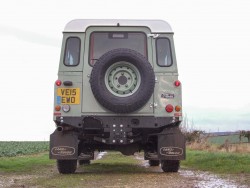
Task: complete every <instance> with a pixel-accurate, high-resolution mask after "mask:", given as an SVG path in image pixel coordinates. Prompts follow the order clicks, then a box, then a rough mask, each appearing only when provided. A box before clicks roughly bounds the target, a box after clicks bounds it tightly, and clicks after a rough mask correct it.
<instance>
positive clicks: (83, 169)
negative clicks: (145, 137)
mask: <svg viewBox="0 0 250 188" xmlns="http://www.w3.org/2000/svg"><path fill="white" fill-rule="evenodd" d="M161 172H162V171H161V168H160V166H157V167H150V168H146V167H144V166H140V165H137V164H122V163H121V164H119V163H116V164H110V163H107V164H103V163H94V164H90V165H84V166H79V167H78V169H77V171H76V174H150V173H161Z"/></svg>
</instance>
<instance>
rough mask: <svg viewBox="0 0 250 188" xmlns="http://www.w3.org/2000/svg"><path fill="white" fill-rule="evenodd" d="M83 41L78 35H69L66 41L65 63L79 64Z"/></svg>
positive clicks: (67, 64)
mask: <svg viewBox="0 0 250 188" xmlns="http://www.w3.org/2000/svg"><path fill="white" fill-rule="evenodd" d="M80 47H81V41H80V39H79V38H78V37H69V38H67V41H66V47H65V54H64V64H65V65H66V66H77V65H78V64H79V59H80V58H79V57H80Z"/></svg>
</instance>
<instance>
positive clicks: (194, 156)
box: [182, 150, 250, 174]
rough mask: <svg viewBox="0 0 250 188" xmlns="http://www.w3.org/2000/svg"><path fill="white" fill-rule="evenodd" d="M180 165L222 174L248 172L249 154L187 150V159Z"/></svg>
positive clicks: (249, 167)
mask: <svg viewBox="0 0 250 188" xmlns="http://www.w3.org/2000/svg"><path fill="white" fill-rule="evenodd" d="M182 165H183V166H185V167H189V168H192V169H198V170H204V171H211V172H216V173H222V174H240V173H246V174H250V155H249V154H247V153H246V154H237V153H226V152H208V151H193V150H187V159H186V160H185V161H183V162H182Z"/></svg>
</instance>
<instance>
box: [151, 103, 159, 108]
mask: <svg viewBox="0 0 250 188" xmlns="http://www.w3.org/2000/svg"><path fill="white" fill-rule="evenodd" d="M157 106H158V104H157V103H150V105H149V107H150V108H157Z"/></svg>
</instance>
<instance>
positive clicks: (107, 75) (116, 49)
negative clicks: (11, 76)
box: [50, 19, 185, 173]
mask: <svg viewBox="0 0 250 188" xmlns="http://www.w3.org/2000/svg"><path fill="white" fill-rule="evenodd" d="M181 100H182V96H181V82H180V81H179V80H178V70H177V62H176V56H175V48H174V42H173V31H172V29H171V27H170V25H169V24H168V23H167V22H165V21H162V20H84V19H79V20H73V21H71V22H69V23H68V24H67V25H66V27H65V29H64V32H63V41H62V50H61V57H60V64H59V71H58V80H57V81H56V82H55V93H54V122H55V124H56V129H55V131H54V132H53V133H52V134H51V136H50V158H51V159H57V167H58V170H59V172H60V173H74V172H75V170H76V167H77V161H79V164H85V163H90V160H93V159H94V152H95V151H104V150H115V151H120V152H121V153H122V154H124V155H133V154H134V153H135V152H138V151H144V157H145V159H146V160H149V164H150V165H151V166H159V164H161V168H162V170H163V171H164V172H177V171H178V169H179V165H180V160H183V159H185V138H184V136H183V134H182V133H181V132H180V130H179V125H180V123H181V121H182V101H181Z"/></svg>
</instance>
